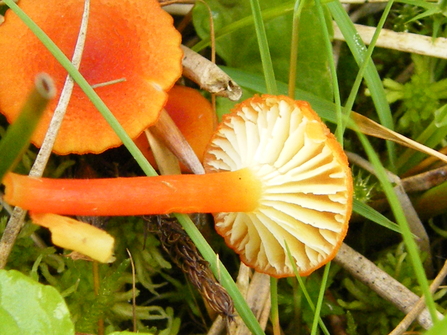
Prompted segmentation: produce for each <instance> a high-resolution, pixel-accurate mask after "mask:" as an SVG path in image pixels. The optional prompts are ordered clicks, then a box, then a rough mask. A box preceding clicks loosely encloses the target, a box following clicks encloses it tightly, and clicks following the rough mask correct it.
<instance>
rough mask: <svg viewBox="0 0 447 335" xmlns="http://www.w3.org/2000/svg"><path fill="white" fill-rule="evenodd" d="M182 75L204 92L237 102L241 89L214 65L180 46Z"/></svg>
mask: <svg viewBox="0 0 447 335" xmlns="http://www.w3.org/2000/svg"><path fill="white" fill-rule="evenodd" d="M182 50H183V53H184V54H183V75H184V76H185V77H186V78H189V79H191V80H192V81H194V82H195V83H197V84H198V85H199V86H200V87H201V88H203V89H204V90H206V91H208V92H210V93H213V94H216V95H217V96H222V97H226V98H228V99H230V100H232V101H237V100H239V99H240V98H241V96H242V89H241V88H240V87H239V86H238V85H237V84H236V83H235V82H234V81H233V80H232V79H231V78H230V77H229V76H228V75H227V74H226V73H225V72H223V71H222V70H221V69H220V68H219V67H218V66H217V65H216V64H214V63H213V62H211V61H210V60H208V59H207V58H205V57H202V56H201V55H199V54H198V53H196V52H194V51H192V50H191V49H189V48H188V47H186V46H184V45H182Z"/></svg>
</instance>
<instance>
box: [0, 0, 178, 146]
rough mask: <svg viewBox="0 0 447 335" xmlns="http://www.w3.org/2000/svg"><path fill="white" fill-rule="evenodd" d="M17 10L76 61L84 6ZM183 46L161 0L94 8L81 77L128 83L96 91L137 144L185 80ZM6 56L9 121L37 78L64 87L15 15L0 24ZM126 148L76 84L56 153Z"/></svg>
mask: <svg viewBox="0 0 447 335" xmlns="http://www.w3.org/2000/svg"><path fill="white" fill-rule="evenodd" d="M19 5H20V7H21V8H22V9H23V10H24V11H25V13H27V14H28V15H29V16H30V17H31V18H32V19H33V20H34V21H35V22H36V23H37V24H38V25H39V26H40V27H41V28H42V29H43V30H44V31H45V32H46V33H47V34H48V35H49V37H50V38H51V39H52V40H53V41H54V42H55V43H56V44H57V45H58V46H59V48H61V50H62V51H63V52H64V53H65V55H66V56H67V57H68V58H69V59H71V57H72V54H73V49H74V46H75V44H76V40H77V36H78V32H79V26H80V23H81V17H82V13H83V8H84V1H83V0H65V1H59V0H39V1H35V0H21V1H20V3H19ZM180 43H181V36H180V34H179V33H178V32H177V31H176V30H175V28H174V26H173V21H172V18H171V17H170V16H169V15H168V14H167V13H166V12H164V11H163V10H162V9H161V8H160V5H159V3H158V2H157V1H156V0H128V1H115V0H95V1H92V2H91V4H90V18H89V23H88V29H87V38H86V45H85V49H84V53H83V58H82V62H81V66H80V72H81V73H82V74H83V75H84V77H85V78H86V80H87V81H88V82H89V83H90V84H91V85H95V84H101V83H105V82H109V81H112V80H116V79H121V78H125V82H121V83H116V84H112V85H109V86H104V87H100V88H96V92H97V93H98V94H99V96H100V97H101V98H102V99H103V100H104V102H105V103H106V105H107V106H108V107H109V108H110V110H111V111H112V113H113V114H114V115H115V116H116V118H117V119H118V121H119V122H120V123H121V124H122V126H123V127H124V129H125V130H126V131H127V132H128V134H129V135H130V136H131V137H132V138H135V137H137V136H138V135H139V134H140V133H141V132H142V131H143V130H144V129H145V128H147V127H148V126H150V125H151V124H153V123H154V122H156V120H157V118H158V112H159V111H160V110H161V109H162V107H163V106H164V104H165V102H166V99H167V94H166V91H168V90H169V89H170V88H171V87H172V86H173V85H174V83H175V82H176V80H177V79H178V78H179V77H180V75H181V71H182V66H181V60H182V51H181V49H180ZM0 50H1V52H0V64H1V66H2V68H1V69H0V112H1V113H3V114H4V115H6V117H7V118H8V120H9V121H10V122H13V121H14V120H15V118H16V117H17V114H18V112H19V110H20V107H21V105H22V103H23V101H24V99H25V97H26V95H27V92H28V90H29V88H30V86H31V85H32V82H33V80H34V77H35V75H36V74H37V73H39V72H47V73H49V74H50V75H51V76H52V77H53V79H54V81H55V84H56V86H57V88H58V89H59V91H60V90H61V89H62V87H63V83H64V81H65V78H66V75H67V72H66V71H65V70H64V69H63V68H62V66H61V65H59V63H58V62H57V61H56V60H55V59H54V57H53V56H52V55H51V54H50V53H49V52H48V51H47V50H46V48H45V47H44V46H43V45H42V44H41V42H40V41H39V40H38V39H37V38H36V37H35V36H34V34H33V33H32V32H31V31H30V30H29V29H28V28H27V27H26V26H25V25H24V24H23V23H22V22H21V20H20V19H19V18H18V17H17V16H16V15H15V14H14V13H13V12H12V11H11V10H8V12H7V13H6V16H5V22H4V23H3V24H2V25H0ZM55 100H57V99H55ZM56 103H57V102H56V101H55V102H53V103H52V104H51V105H50V106H49V107H48V109H47V111H46V115H45V117H44V120H43V121H42V123H41V125H40V127H39V129H38V130H37V132H36V134H35V135H34V137H33V139H32V141H33V143H34V144H36V145H37V146H40V145H41V143H42V141H43V138H44V136H45V132H46V130H47V127H48V124H49V122H50V119H51V116H52V114H53V111H54V108H55V106H56ZM120 144H121V141H120V140H119V138H118V137H117V136H116V135H115V134H114V132H113V130H112V128H111V127H110V126H109V125H108V124H107V123H106V121H105V120H104V119H103V117H102V116H101V114H100V113H99V112H98V111H97V110H96V109H95V107H94V106H93V104H92V103H91V102H90V101H89V100H88V98H87V97H86V96H85V94H84V93H83V92H82V90H81V89H80V88H79V87H78V86H76V85H75V88H74V91H73V95H72V98H71V101H70V104H69V107H68V109H67V114H66V117H65V119H64V121H63V123H62V128H61V130H60V133H59V135H58V137H57V140H56V143H55V146H54V151H55V152H56V153H59V154H68V153H87V152H92V153H99V152H102V151H104V150H106V149H108V148H110V147H115V146H119V145H120Z"/></svg>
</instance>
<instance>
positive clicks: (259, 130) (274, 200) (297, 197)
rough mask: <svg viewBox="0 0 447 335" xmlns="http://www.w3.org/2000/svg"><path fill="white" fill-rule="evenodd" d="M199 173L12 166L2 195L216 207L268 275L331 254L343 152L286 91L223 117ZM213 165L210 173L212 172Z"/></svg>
mask: <svg viewBox="0 0 447 335" xmlns="http://www.w3.org/2000/svg"><path fill="white" fill-rule="evenodd" d="M205 168H206V170H207V172H211V173H207V174H205V175H197V176H195V175H179V176H158V177H136V178H116V179H91V180H52V179H44V178H30V177H25V176H19V175H15V174H9V175H8V176H7V177H6V178H5V181H4V182H5V185H6V196H5V200H6V201H7V202H9V203H10V204H13V205H18V206H20V207H22V208H25V209H29V210H33V211H36V212H52V213H58V214H75V215H139V214H163V213H170V212H183V213H190V212H212V213H214V216H215V221H216V229H217V231H218V232H219V233H220V234H221V235H222V236H223V237H224V238H225V241H226V243H227V244H228V245H229V246H230V247H231V248H233V249H234V250H235V251H236V252H237V253H238V254H239V255H240V257H241V260H242V261H243V262H244V263H246V264H247V265H249V266H251V267H253V268H255V269H256V270H257V271H259V272H263V273H267V274H269V275H271V276H274V277H286V276H293V268H292V265H291V262H290V260H289V257H288V255H287V253H286V245H287V246H288V248H289V249H290V252H291V255H292V259H293V262H294V263H295V264H296V266H297V268H298V271H299V273H300V274H301V275H308V274H310V273H311V272H312V271H314V270H315V269H317V268H319V267H321V266H322V265H323V264H325V263H327V262H328V261H329V260H331V259H332V258H333V257H334V256H335V254H336V252H337V250H338V247H339V246H340V245H341V243H342V240H343V239H344V237H345V235H346V232H347V227H348V221H349V218H350V215H351V210H352V178H351V173H350V169H349V167H348V162H347V159H346V156H345V154H344V152H343V150H342V148H341V147H340V145H339V144H338V142H337V141H336V140H335V138H334V136H333V135H332V134H331V133H330V132H329V130H328V128H327V127H326V126H325V125H324V124H323V123H322V122H321V120H320V119H319V117H318V115H317V114H316V113H315V112H314V111H313V110H312V109H311V107H310V105H309V104H308V103H306V102H303V101H294V100H291V99H289V98H287V97H284V96H279V97H278V96H270V95H264V96H261V97H254V98H251V99H248V100H246V101H245V102H243V103H242V104H240V105H238V106H236V108H235V109H234V110H233V111H232V113H230V114H228V115H226V116H225V117H224V119H223V122H222V123H221V125H220V126H219V127H218V129H217V131H216V133H215V135H214V136H213V139H212V140H211V143H210V145H209V147H208V149H207V153H206V155H205ZM213 172H214V173H213Z"/></svg>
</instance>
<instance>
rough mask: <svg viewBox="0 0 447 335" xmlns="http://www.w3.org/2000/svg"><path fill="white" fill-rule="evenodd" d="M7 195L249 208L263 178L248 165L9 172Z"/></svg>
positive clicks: (162, 210)
mask: <svg viewBox="0 0 447 335" xmlns="http://www.w3.org/2000/svg"><path fill="white" fill-rule="evenodd" d="M4 184H5V186H6V192H5V193H6V194H5V197H4V200H5V201H6V202H8V203H10V204H12V205H15V206H20V207H21V208H24V209H27V210H31V211H34V212H40V213H56V214H65V215H98V216H116V215H143V214H167V213H172V212H178V213H194V212H202V213H214V212H251V211H253V210H254V209H255V208H256V207H257V206H258V205H259V200H260V197H261V191H262V187H261V182H260V181H259V180H258V178H257V177H256V176H255V175H254V174H253V172H252V171H251V170H250V169H249V168H244V169H241V170H237V171H231V172H219V173H210V174H204V175H176V176H157V177H131V178H110V179H109V178H103V179H50V178H32V177H28V176H21V175H17V174H14V173H9V174H8V175H6V177H5V179H4Z"/></svg>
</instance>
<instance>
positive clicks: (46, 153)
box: [0, 0, 90, 269]
mask: <svg viewBox="0 0 447 335" xmlns="http://www.w3.org/2000/svg"><path fill="white" fill-rule="evenodd" d="M89 13H90V0H85V4H84V13H83V15H82V22H81V27H80V29H79V36H78V40H77V42H76V47H75V50H74V53H73V59H72V62H73V65H74V66H75V67H77V68H79V65H80V63H81V58H82V52H83V50H84V44H85V37H86V34H87V24H88V17H89ZM73 86H74V83H73V80H72V79H71V77H70V76H67V79H66V80H65V85H64V88H63V90H62V93H61V96H60V99H59V103H58V106H57V107H56V110H55V111H54V114H53V118H52V119H51V122H50V126H49V128H48V132H47V134H46V135H45V139H44V141H43V143H42V146H41V148H40V150H39V153H38V155H37V157H36V160H35V162H34V164H33V166H32V168H31V171H30V173H29V174H30V176H33V177H41V176H42V174H43V171H44V169H45V166H46V165H47V162H48V159H49V157H50V155H51V151H52V149H53V145H54V141H55V140H56V136H57V133H58V131H59V128H60V125H61V123H62V119H63V117H64V115H65V111H66V109H67V105H68V102H69V100H70V96H71V92H72V90H73ZM25 215H26V211H25V210H23V209H21V208H19V207H15V208H14V212H13V214H12V215H11V217H10V219H9V222H8V225H7V226H6V229H5V232H4V233H3V236H2V239H1V240H0V268H1V269H3V268H4V267H5V265H6V262H7V260H8V257H9V254H10V253H11V250H12V247H13V246H14V243H15V241H16V239H17V236H18V235H19V233H20V230H21V229H22V227H23V225H24V218H25Z"/></svg>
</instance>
